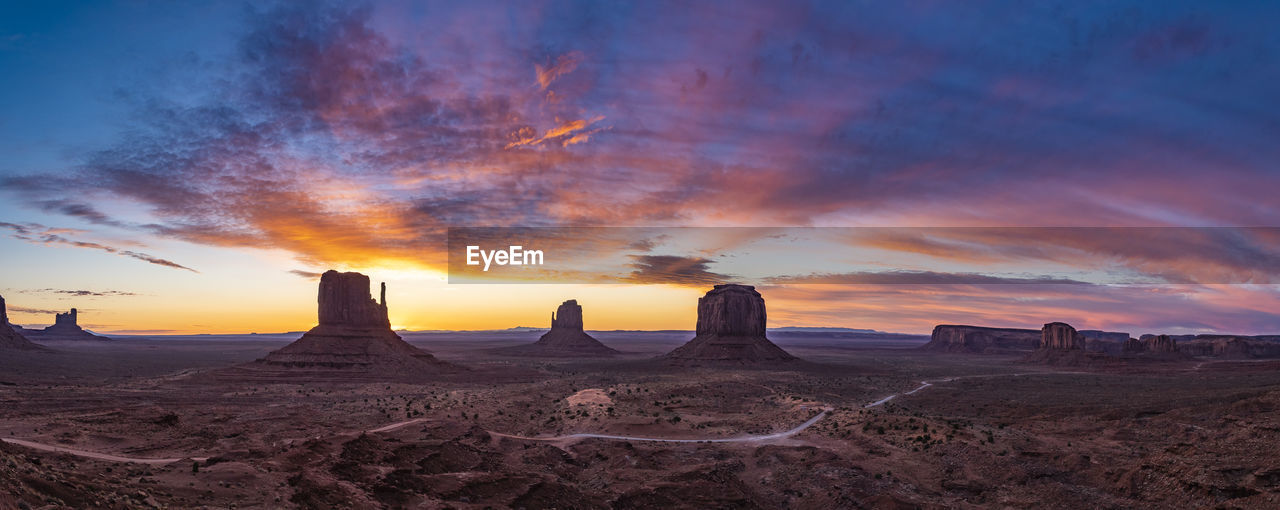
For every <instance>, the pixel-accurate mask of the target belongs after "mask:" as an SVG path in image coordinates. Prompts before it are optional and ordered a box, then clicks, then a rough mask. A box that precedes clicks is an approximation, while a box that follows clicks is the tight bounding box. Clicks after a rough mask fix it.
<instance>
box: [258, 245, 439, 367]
mask: <svg viewBox="0 0 1280 510" xmlns="http://www.w3.org/2000/svg"><path fill="white" fill-rule="evenodd" d="M381 297H382V299H381V302H378V301H374V300H373V298H372V296H370V295H369V277H368V276H365V275H363V274H360V273H354V272H352V273H339V272H337V271H333V270H330V271H326V272H325V273H324V274H323V275H321V277H320V292H319V296H318V298H317V302H318V305H319V313H318V315H319V324H318V325H316V327H314V328H311V330H310V331H307V332H306V334H304V335H302V338H299V339H298V340H296V341H294V342H293V343H291V344H289V345H286V346H284V347H282V348H280V349H278V350H276V351H272V352H271V353H269V354H267V355H266V356H265V357H263V358H262V359H259V360H257V361H255V362H253V363H249V364H248V365H242V366H241V367H238V368H247V369H251V370H257V371H265V372H282V373H281V375H282V376H285V375H287V374H288V373H290V372H295V373H296V372H305V371H309V372H314V373H316V374H317V375H321V376H324V375H325V374H326V373H328V374H331V375H337V374H353V375H362V376H368V377H373V378H382V377H388V378H403V377H410V378H413V377H420V376H430V375H433V374H440V373H447V372H456V371H459V370H460V369H461V367H459V366H456V365H453V364H450V363H446V362H444V361H440V360H438V359H436V357H435V356H432V355H431V354H428V353H427V352H425V351H423V350H421V349H418V348H417V347H414V346H412V345H409V344H408V343H407V342H405V341H404V340H403V339H401V338H400V336H399V335H397V334H396V333H395V332H394V331H392V330H391V322H390V320H388V319H387V286H386V284H385V283H384V284H382V296H381Z"/></svg>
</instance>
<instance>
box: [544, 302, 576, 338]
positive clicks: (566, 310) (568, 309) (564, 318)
mask: <svg viewBox="0 0 1280 510" xmlns="http://www.w3.org/2000/svg"><path fill="white" fill-rule="evenodd" d="M551 329H568V330H572V331H582V305H579V304H578V300H576V299H570V300H568V301H565V302H564V303H561V304H560V307H559V308H556V311H555V313H553V314H551Z"/></svg>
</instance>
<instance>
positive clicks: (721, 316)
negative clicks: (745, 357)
mask: <svg viewBox="0 0 1280 510" xmlns="http://www.w3.org/2000/svg"><path fill="white" fill-rule="evenodd" d="M765 320H766V318H765V311H764V297H762V296H760V293H759V292H756V288H755V287H752V286H750V285H735V284H726V285H716V286H715V288H713V289H711V291H709V292H707V295H705V296H702V297H700V298H698V326H697V331H696V334H697V335H719V336H759V337H761V338H763V337H764V327H765Z"/></svg>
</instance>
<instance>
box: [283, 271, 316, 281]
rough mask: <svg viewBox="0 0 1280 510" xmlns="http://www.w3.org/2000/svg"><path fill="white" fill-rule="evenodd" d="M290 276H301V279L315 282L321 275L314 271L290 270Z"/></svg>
mask: <svg viewBox="0 0 1280 510" xmlns="http://www.w3.org/2000/svg"><path fill="white" fill-rule="evenodd" d="M289 274H292V275H295V276H301V277H303V278H306V279H308V280H314V279H316V278H319V277H320V273H316V272H312V271H303V270H301V269H290V270H289Z"/></svg>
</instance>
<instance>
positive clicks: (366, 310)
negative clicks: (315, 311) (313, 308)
mask: <svg viewBox="0 0 1280 510" xmlns="http://www.w3.org/2000/svg"><path fill="white" fill-rule="evenodd" d="M316 300H317V303H318V305H319V316H320V325H321V326H342V327H349V328H365V327H387V328H390V327H391V321H390V320H388V319H387V284H386V283H383V284H382V302H381V303H379V302H377V301H374V300H373V297H372V296H370V295H369V277H368V276H365V275H362V274H360V273H354V272H352V273H339V272H337V271H334V270H332V269H331V270H329V271H325V273H324V274H323V275H321V276H320V292H319V295H318V296H317V298H316Z"/></svg>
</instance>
